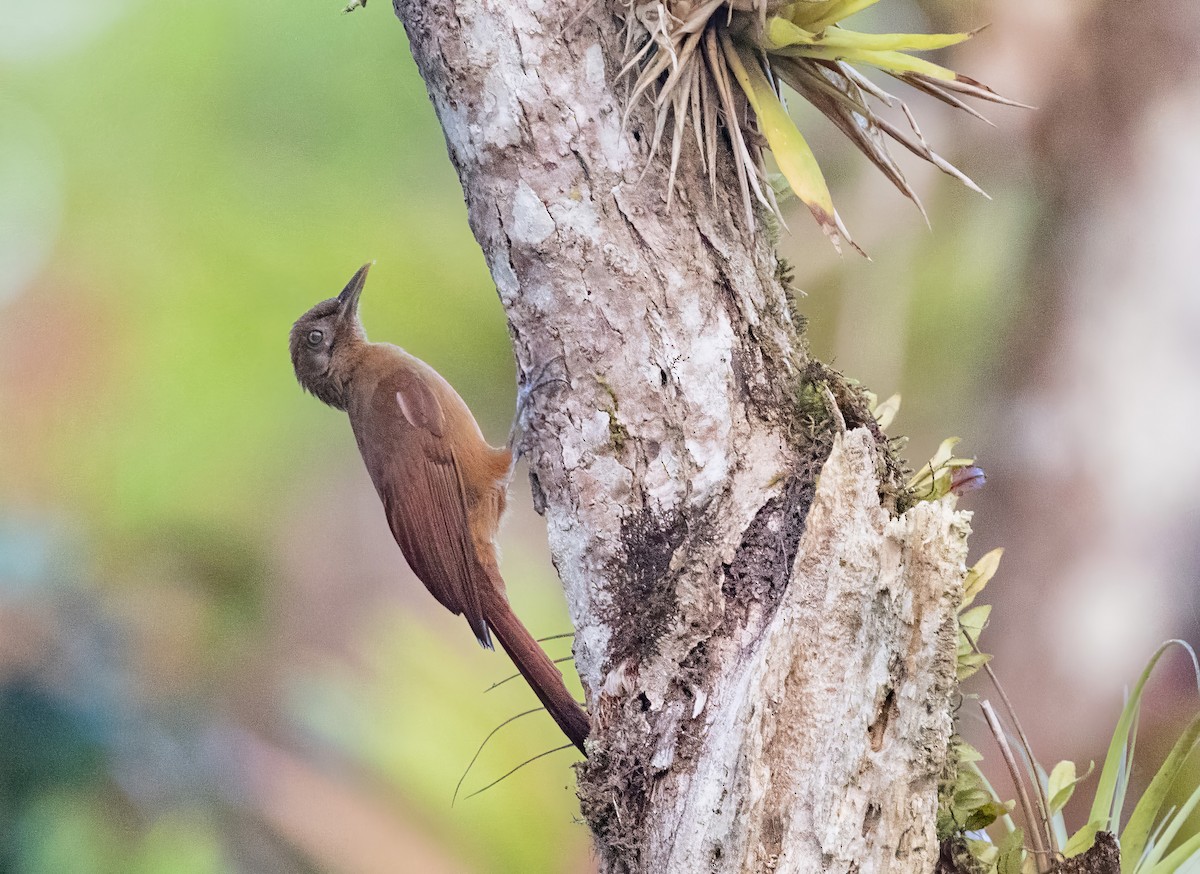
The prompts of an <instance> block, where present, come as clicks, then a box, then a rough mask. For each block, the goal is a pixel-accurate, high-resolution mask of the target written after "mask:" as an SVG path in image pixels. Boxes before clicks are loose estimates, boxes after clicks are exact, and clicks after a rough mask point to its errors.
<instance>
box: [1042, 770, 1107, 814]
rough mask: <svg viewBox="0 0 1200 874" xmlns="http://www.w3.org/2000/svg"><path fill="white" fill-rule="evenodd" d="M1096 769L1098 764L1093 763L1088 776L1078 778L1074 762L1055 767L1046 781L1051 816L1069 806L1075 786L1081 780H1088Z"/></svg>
mask: <svg viewBox="0 0 1200 874" xmlns="http://www.w3.org/2000/svg"><path fill="white" fill-rule="evenodd" d="M1095 767H1096V763H1095V762H1092V763H1091V764H1090V765H1089V766H1088V769H1087V773H1086V774H1084V775H1083V776H1077V775H1076V773H1075V763H1074V762H1059V763H1058V764H1057V765H1055V766H1054V769H1053V770H1052V771H1051V772H1050V777H1049V778H1048V779H1047V781H1046V794H1047V795H1048V796H1049V797H1050V802H1049V803H1050V813H1051V814H1055V813H1057V812H1058V811H1060V810H1062V809H1063V808H1064V807H1066V806H1067V802H1068V801H1070V800H1071V795H1073V794H1074V792H1075V786H1076V785H1077V784H1078V783H1079V782H1080V781H1081V780H1085V779H1087V778H1088V776H1090V775H1091V773H1092V771H1093V770H1094V769H1095Z"/></svg>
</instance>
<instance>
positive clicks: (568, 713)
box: [484, 586, 590, 752]
mask: <svg viewBox="0 0 1200 874" xmlns="http://www.w3.org/2000/svg"><path fill="white" fill-rule="evenodd" d="M485 591H486V594H485V595H484V598H485V599H486V601H487V603H486V604H485V605H484V615H485V616H487V623H488V625H490V626H491V628H492V633H493V634H495V635H496V639H497V640H499V641H500V645H501V646H502V647H504V651H505V652H507V653H508V656H509V658H511V659H512V660H513V664H514V665H516V666H517V670H518V671H520V672H521V676H522V677H524V678H525V682H527V683H528V684H529V686H530V688H531V689H533V692H534V694H535V695H537V697H538V700H539V701H541V702H542V704H543V705H545V707H546V710H547V711H548V712H549V713H550V715H551V716H552V717H553V718H554V721H555V722H557V723H558V727H559V728H560V729H562V733H563V734H565V735H566V736H567V738H568V739H569V740H570V741H571V743H573V744H575V746H577V747H579V750H580V752H585V750H584V748H583V742H584V740H585V739H586V738H587V736H588V731H589V729H590V725H589V722H588V715H587V713H586V712H585V711H584V709H583V708H582V707H580V706H579V704H578V703H577V702H576V701H575V699H574V698H573V697H572V696H571V693H570V692H569V691H567V686H566V683H564V682H563V676H562V674H561V673H560V672H559V670H558V667H557V666H556V665H555V664H554V662H552V661H550V657H549V656H547V655H546V653H545V651H544V650H543V649H542V647H541V646H540V645H539V644H538V642H537V641H536V640H534V639H533V635H532V634H530V633H529V630H528V629H527V628H526V627H525V626H524V624H522V622H521V620H520V619H518V618H517V614H516V613H514V612H513V609H512V607H511V606H510V605H509V603H508V599H507V598H505V597H504V594H503V588H501V587H498V586H487V587H486V588H485Z"/></svg>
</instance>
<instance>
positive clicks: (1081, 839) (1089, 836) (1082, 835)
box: [1062, 822, 1103, 859]
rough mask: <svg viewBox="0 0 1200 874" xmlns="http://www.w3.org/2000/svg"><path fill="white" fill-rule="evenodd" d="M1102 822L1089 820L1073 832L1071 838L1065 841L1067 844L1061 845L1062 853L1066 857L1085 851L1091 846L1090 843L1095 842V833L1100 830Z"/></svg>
mask: <svg viewBox="0 0 1200 874" xmlns="http://www.w3.org/2000/svg"><path fill="white" fill-rule="evenodd" d="M1102 825H1103V823H1099V822H1089V823H1088V824H1087V825H1085V826H1084V827H1083V828H1081V829H1080V830H1079V831H1077V832H1075V834H1073V835H1071V839H1070V840H1069V841H1067V845H1066V846H1065V847H1063V849H1062V853H1063V855H1064V856H1066V857H1067V858H1068V859H1070V858H1071V857H1072V856H1078V855H1079V854H1080V853H1085V852H1087V851H1088V850H1090V849H1091V848H1092V844H1094V843H1096V833H1097V832H1099V831H1100V827H1101V826H1102Z"/></svg>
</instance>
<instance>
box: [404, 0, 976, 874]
mask: <svg viewBox="0 0 1200 874" xmlns="http://www.w3.org/2000/svg"><path fill="white" fill-rule="evenodd" d="M394 5H395V10H396V14H397V15H398V17H399V18H400V20H401V21H402V22H403V24H404V26H405V28H406V30H407V31H408V35H409V40H410V43H411V47H412V51H413V55H414V57H415V58H416V61H417V64H418V66H419V68H420V70H421V73H422V75H423V76H424V78H425V81H426V83H427V85H428V88H429V93H430V96H431V98H432V99H433V103H434V106H435V108H436V110H437V113H438V116H439V118H440V119H441V122H442V126H443V128H444V130H445V133H446V141H447V144H448V146H449V151H450V157H451V160H452V161H453V162H454V165H455V167H456V168H457V170H458V173H459V177H460V179H461V181H462V185H463V190H464V191H465V192H466V200H467V207H468V214H469V219H470V222H471V227H472V229H473V231H474V233H475V236H476V238H477V239H478V240H479V243H480V245H481V246H482V247H483V251H484V254H485V256H486V258H487V261H488V264H489V266H490V268H491V272H492V276H493V278H494V280H495V282H496V286H497V288H498V290H499V293H500V297H501V300H502V301H503V304H504V306H505V309H506V311H507V314H508V320H509V327H510V331H511V334H512V338H513V345H514V348H515V353H516V357H517V362H518V368H519V372H520V373H521V374H522V375H523V376H522V378H523V379H525V378H526V377H528V376H529V375H531V374H536V373H538V371H539V370H540V369H542V368H543V367H545V366H547V365H548V364H549V366H551V367H553V368H554V371H553V373H554V375H562V376H564V378H565V382H566V384H567V385H566V387H564V388H563V389H562V390H561V391H553V390H549V389H546V390H542V391H540V392H538V393H536V394H535V395H534V396H533V398H532V399H531V401H530V404H529V408H530V410H529V412H530V415H529V422H530V428H531V433H530V437H529V440H528V457H529V459H530V469H531V473H530V478H531V481H532V485H533V490H534V496H535V501H536V503H537V506H538V507H539V509H542V510H544V512H545V515H546V518H547V523H548V528H549V538H550V547H551V551H552V554H553V557H554V560H555V563H556V566H557V568H558V571H559V573H560V575H561V577H562V580H563V585H564V588H565V591H566V597H567V601H568V603H569V605H570V610H571V615H572V619H573V621H574V623H575V628H576V632H577V634H576V641H575V657H576V663H577V666H578V669H579V673H580V676H581V677H582V679H583V683H584V687H585V690H586V695H587V704H588V709H589V712H590V714H591V720H592V731H591V736H590V738H589V741H588V760H587V762H586V763H585V764H584V765H583V766H582V767H581V768H580V772H579V797H580V801H581V806H582V811H583V814H584V817H585V818H586V820H587V822H588V824H589V825H590V827H591V828H592V830H593V833H594V834H595V837H596V841H597V847H598V852H599V855H600V858H601V859H602V867H603V868H604V870H606V871H651V870H653V871H655V872H656V874H658V872H663V871H667V872H675V871H678V872H697V871H706V872H707V871H711V872H734V871H770V870H774V871H818V870H825V871H850V870H856V871H861V872H868V871H885V870H886V871H892V872H898V871H928V870H931V869H932V867H933V864H934V861H935V859H936V857H937V849H938V848H937V840H936V835H935V833H934V815H935V809H936V782H937V777H938V774H939V773H940V771H941V768H942V765H943V763H944V759H945V750H946V741H947V738H948V736H949V734H950V730H951V725H952V720H951V715H950V708H951V695H952V691H953V686H954V648H955V620H954V613H955V609H956V605H957V603H958V593H959V583H960V580H961V577H962V574H963V571H964V566H963V564H964V558H965V548H966V547H965V539H966V534H967V530H968V525H967V517H966V516H965V514H962V513H957V512H955V511H954V510H953V509H952V507H950V506H949V505H948V504H944V503H938V504H919V505H917V506H916V507H914V508H913V509H911V510H910V511H908V512H907V513H905V514H904V515H903V516H900V517H898V518H893V515H894V514H892V513H889V511H888V509H885V506H890V502H889V500H888V496H889V495H894V490H893V487H894V471H893V469H892V467H891V465H890V460H889V457H888V454H887V452H886V446H885V443H884V441H883V438H882V435H880V434H879V432H878V429H877V428H875V427H874V422H873V420H871V418H870V414H869V412H867V411H866V409H865V407H864V406H863V405H862V403H861V400H860V399H859V398H858V397H857V396H855V395H854V393H853V392H852V391H849V390H847V389H845V387H844V386H842V385H841V384H840V383H839V382H838V381H837V380H836V379H833V378H831V377H830V375H829V374H828V372H826V371H824V370H823V369H822V368H820V367H819V365H816V364H814V363H813V362H810V361H809V360H808V357H807V353H806V349H805V345H804V341H803V337H802V334H801V332H800V330H799V329H798V326H797V323H796V320H795V318H794V317H793V315H792V312H791V309H790V305H789V299H788V293H787V289H786V287H785V285H784V283H783V282H782V281H781V280H780V278H779V274H780V273H781V272H782V271H780V269H779V265H778V264H777V262H776V259H775V256H774V254H773V250H772V246H771V243H770V241H769V239H768V237H769V235H768V234H767V233H765V232H763V231H762V229H761V228H758V227H746V226H745V220H744V218H739V215H740V201H739V200H736V199H735V197H731V196H730V194H729V192H735V191H736V186H735V185H733V184H732V183H729V184H726V185H725V186H724V187H722V186H721V185H718V190H717V192H716V193H715V194H713V193H710V191H709V189H708V186H707V183H706V182H704V180H703V179H702V178H701V177H700V175H699V174H698V173H697V172H696V164H697V158H696V156H695V155H694V154H691V153H688V152H687V150H686V149H685V154H684V158H683V162H682V169H681V176H680V180H681V181H680V191H679V193H678V196H677V197H676V199H675V203H674V205H673V207H672V209H671V210H670V211H669V212H668V211H667V210H666V208H665V205H664V194H665V190H666V189H665V176H666V171H665V166H660V165H658V164H653V165H651V168H650V170H649V172H648V173H647V174H646V176H645V178H644V179H641V181H640V182H639V177H641V175H642V172H643V170H644V169H645V168H646V165H647V155H646V153H647V151H648V149H647V146H646V143H645V139H646V138H645V136H644V135H642V133H641V131H643V130H644V124H643V123H644V119H643V118H641V117H639V116H638V115H637V113H634V115H633V117H632V118H631V119H630V121H629V124H628V126H627V127H625V128H623V126H622V119H623V113H624V105H623V103H622V99H621V96H620V95H621V94H622V93H623V89H622V88H621V87H619V83H617V82H616V76H617V72H618V71H619V69H620V66H621V51H622V45H623V43H622V40H621V35H620V22H619V21H617V20H616V19H614V18H613V17H612V16H611V15H610V10H609V7H608V6H606V5H605V4H603V3H597V4H595V5H594V6H593V7H591V8H590V9H589V10H588V11H587V12H586V13H585V14H584V16H583V18H582V19H581V20H579V21H577V22H572V18H573V17H574V16H575V14H576V13H577V12H578V8H577V7H576V5H575V4H570V5H568V4H560V3H556V2H553V0H507V2H498V0H419V2H418V0H394ZM727 163H728V166H724V167H721V168H719V171H718V179H719V180H726V181H727V182H728V180H731V179H732V176H733V167H732V163H731V162H727ZM824 385H831V386H832V391H830V390H829V389H828V388H820V387H821V386H824ZM814 387H816V388H819V389H820V390H813V389H814ZM826 397H828V398H829V399H830V400H829V405H828V406H825V401H824V400H823V398H826ZM814 398H816V399H817V400H816V401H815V402H814V400H813V399H814ZM835 406H836V407H838V408H839V409H834V407H835ZM818 473H820V481H819V485H818V483H817V474H818ZM881 496H882V498H881Z"/></svg>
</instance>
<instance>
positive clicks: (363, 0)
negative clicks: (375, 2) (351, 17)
mask: <svg viewBox="0 0 1200 874" xmlns="http://www.w3.org/2000/svg"><path fill="white" fill-rule="evenodd" d="M360 6H361V7H362V8H363V9H366V8H367V0H350V3H349V4H348V5H347V6H346V8H345V9H343V10H342V15H345V14H346V13H347V12H353V11H354V10H355V9H358V8H359V7H360Z"/></svg>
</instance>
